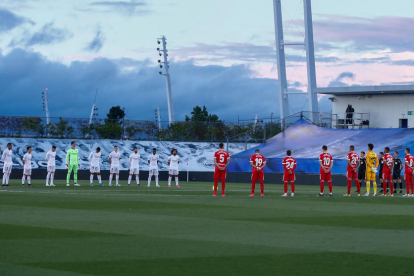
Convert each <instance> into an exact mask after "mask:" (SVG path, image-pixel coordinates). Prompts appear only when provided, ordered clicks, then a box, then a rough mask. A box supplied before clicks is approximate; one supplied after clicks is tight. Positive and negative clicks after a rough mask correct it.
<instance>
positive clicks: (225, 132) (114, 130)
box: [0, 112, 332, 143]
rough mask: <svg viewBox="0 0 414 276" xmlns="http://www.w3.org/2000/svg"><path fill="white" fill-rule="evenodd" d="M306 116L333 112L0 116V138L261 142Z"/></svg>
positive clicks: (326, 122) (327, 121) (319, 119)
mask: <svg viewBox="0 0 414 276" xmlns="http://www.w3.org/2000/svg"><path fill="white" fill-rule="evenodd" d="M300 118H304V119H307V120H309V121H311V122H313V123H315V124H317V125H319V126H324V127H331V126H332V115H331V114H329V116H328V114H324V113H310V112H299V113H296V114H293V115H291V116H289V117H287V118H285V119H284V120H280V119H278V118H276V119H275V118H263V119H252V120H239V121H238V122H224V121H218V122H208V121H207V122H198V121H182V122H176V123H174V124H171V125H169V123H168V122H154V121H137V120H128V119H122V120H108V119H94V120H93V122H92V123H91V124H89V119H88V118H62V117H59V118H50V123H49V124H46V118H42V117H12V116H0V136H1V137H16V138H17V137H22V138H23V137H25V138H69V139H70V138H74V139H127V140H155V141H200V142H201V141H211V142H219V141H220V142H225V141H227V142H229V141H230V142H254V143H260V142H264V141H266V140H267V139H269V138H270V137H273V136H274V135H276V134H278V133H280V132H281V131H282V129H284V128H287V127H288V126H289V125H290V124H292V123H294V122H296V121H297V120H298V119H300Z"/></svg>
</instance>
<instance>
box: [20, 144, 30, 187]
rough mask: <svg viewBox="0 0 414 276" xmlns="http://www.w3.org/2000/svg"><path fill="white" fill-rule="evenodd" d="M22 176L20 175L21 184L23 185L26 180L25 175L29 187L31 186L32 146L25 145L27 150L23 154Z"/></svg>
mask: <svg viewBox="0 0 414 276" xmlns="http://www.w3.org/2000/svg"><path fill="white" fill-rule="evenodd" d="M22 161H23V177H22V186H23V187H24V183H25V182H26V177H27V184H28V186H29V187H31V186H32V183H31V176H32V147H31V146H28V147H27V152H26V154H25V155H24V156H23V160H22Z"/></svg>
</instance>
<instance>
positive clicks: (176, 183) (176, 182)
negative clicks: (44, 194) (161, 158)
mask: <svg viewBox="0 0 414 276" xmlns="http://www.w3.org/2000/svg"><path fill="white" fill-rule="evenodd" d="M175 185H176V186H178V176H176V177H175Z"/></svg>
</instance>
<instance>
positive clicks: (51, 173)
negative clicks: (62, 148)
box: [46, 146, 56, 186]
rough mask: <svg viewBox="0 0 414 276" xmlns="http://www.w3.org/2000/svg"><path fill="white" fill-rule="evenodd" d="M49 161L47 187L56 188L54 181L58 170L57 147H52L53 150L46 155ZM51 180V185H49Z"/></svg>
mask: <svg viewBox="0 0 414 276" xmlns="http://www.w3.org/2000/svg"><path fill="white" fill-rule="evenodd" d="M46 160H47V176H46V186H56V185H55V184H53V179H54V178H55V170H56V146H52V149H51V150H49V151H48V152H47V153H46ZM49 179H50V184H49Z"/></svg>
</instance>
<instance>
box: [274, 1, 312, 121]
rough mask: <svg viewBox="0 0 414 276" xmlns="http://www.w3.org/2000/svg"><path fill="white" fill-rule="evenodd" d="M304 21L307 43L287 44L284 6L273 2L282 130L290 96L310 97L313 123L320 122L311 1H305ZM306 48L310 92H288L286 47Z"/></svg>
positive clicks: (278, 2) (287, 113)
mask: <svg viewBox="0 0 414 276" xmlns="http://www.w3.org/2000/svg"><path fill="white" fill-rule="evenodd" d="M303 9H304V13H305V16H304V20H305V41H304V42H294V43H286V42H285V41H284V38H283V22H282V5H281V0H273V12H274V20H275V39H276V55H277V69H278V80H279V101H280V103H279V105H280V119H281V120H282V128H284V125H285V121H284V119H285V118H286V117H287V116H289V98H288V95H291V94H297V95H308V98H309V111H310V112H311V114H312V116H313V121H314V122H315V123H317V122H318V116H317V112H318V98H317V94H316V92H315V89H316V72H315V53H314V43H313V25H312V8H311V0H303ZM297 45H300V46H305V50H306V63H307V73H308V91H307V93H302V92H288V91H287V87H288V83H287V80H286V61H285V46H297Z"/></svg>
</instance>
